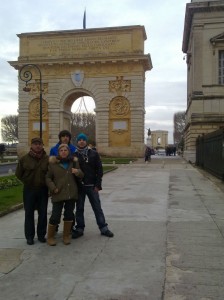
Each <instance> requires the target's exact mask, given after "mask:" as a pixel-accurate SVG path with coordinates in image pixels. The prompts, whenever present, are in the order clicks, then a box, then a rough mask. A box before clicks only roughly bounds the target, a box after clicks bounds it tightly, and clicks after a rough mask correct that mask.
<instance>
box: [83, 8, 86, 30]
mask: <svg viewBox="0 0 224 300" xmlns="http://www.w3.org/2000/svg"><path fill="white" fill-rule="evenodd" d="M83 29H86V8H85V11H84V15H83Z"/></svg>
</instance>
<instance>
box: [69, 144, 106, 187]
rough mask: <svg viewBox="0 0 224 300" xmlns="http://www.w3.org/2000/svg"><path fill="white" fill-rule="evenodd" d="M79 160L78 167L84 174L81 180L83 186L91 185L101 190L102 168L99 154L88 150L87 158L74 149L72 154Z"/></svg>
mask: <svg viewBox="0 0 224 300" xmlns="http://www.w3.org/2000/svg"><path fill="white" fill-rule="evenodd" d="M74 155H75V156H77V157H78V159H79V165H80V168H81V170H82V171H83V173H84V177H83V179H82V181H83V184H84V185H92V186H95V187H97V188H98V189H99V190H102V177H103V167H102V162H101V159H100V156H99V153H98V152H96V151H95V150H92V149H90V148H88V151H87V156H85V155H83V154H82V153H81V152H79V151H78V149H76V152H75V154H74Z"/></svg>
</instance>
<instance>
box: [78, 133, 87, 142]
mask: <svg viewBox="0 0 224 300" xmlns="http://www.w3.org/2000/svg"><path fill="white" fill-rule="evenodd" d="M80 140H83V141H86V142H87V140H88V138H87V136H86V135H85V134H84V133H80V134H79V135H77V138H76V141H77V142H78V141H80Z"/></svg>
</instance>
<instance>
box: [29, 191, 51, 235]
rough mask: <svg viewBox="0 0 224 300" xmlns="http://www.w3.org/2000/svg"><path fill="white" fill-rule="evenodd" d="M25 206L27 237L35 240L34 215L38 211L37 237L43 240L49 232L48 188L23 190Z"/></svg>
mask: <svg viewBox="0 0 224 300" xmlns="http://www.w3.org/2000/svg"><path fill="white" fill-rule="evenodd" d="M23 204H24V210H25V224H24V230H25V237H26V239H33V238H34V236H35V221H34V213H35V210H37V213H38V221H37V236H38V238H43V237H44V236H45V234H46V231H47V204H48V189H47V187H40V188H36V189H33V188H29V187H24V189H23Z"/></svg>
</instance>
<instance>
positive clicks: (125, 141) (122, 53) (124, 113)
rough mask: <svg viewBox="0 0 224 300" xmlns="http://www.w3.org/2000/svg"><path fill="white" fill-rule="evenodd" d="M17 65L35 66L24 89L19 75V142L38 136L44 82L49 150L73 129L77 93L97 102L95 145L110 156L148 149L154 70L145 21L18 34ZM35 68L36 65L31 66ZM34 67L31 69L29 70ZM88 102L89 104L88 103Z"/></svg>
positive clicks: (44, 128)
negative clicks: (148, 82)
mask: <svg viewBox="0 0 224 300" xmlns="http://www.w3.org/2000/svg"><path fill="white" fill-rule="evenodd" d="M18 37H19V40H20V53H19V57H18V61H11V62H9V63H10V65H11V66H13V67H14V68H15V69H17V70H21V68H23V67H24V65H26V64H33V65H36V66H37V67H38V68H39V70H40V72H41V82H42V84H41V85H40V84H39V83H40V78H39V77H40V76H39V74H38V72H37V70H35V69H34V70H32V71H33V78H32V80H31V81H30V82H29V83H28V84H27V87H26V89H25V91H24V81H22V80H21V78H20V77H19V79H18V80H19V109H18V111H19V146H18V152H19V150H20V149H23V150H24V149H27V148H28V147H29V142H30V139H31V138H32V137H34V136H39V133H40V132H39V127H40V96H39V95H40V86H41V87H42V88H41V90H42V101H41V103H42V105H41V110H42V112H41V116H42V122H41V124H42V133H43V134H42V136H43V140H44V144H45V149H46V150H47V151H48V150H49V148H50V147H51V146H53V145H54V144H55V143H57V142H58V133H59V131H60V130H62V129H68V130H70V123H71V122H70V120H71V106H72V104H73V103H74V101H76V100H77V99H78V98H80V97H82V96H90V97H92V98H93V99H94V101H95V107H96V108H95V113H96V144H97V148H98V151H99V152H100V153H101V154H105V155H110V156H114V155H116V156H117V155H119V156H133V157H134V156H141V155H142V151H143V148H144V115H145V72H146V71H148V70H151V68H152V63H151V58H150V55H149V54H147V55H145V54H144V42H145V40H146V33H145V29H144V26H139V25H137V26H124V27H111V28H109V27H108V28H95V29H82V30H64V31H50V32H32V33H22V34H18ZM30 68H32V67H30ZM30 71H31V70H30ZM86 104H87V106H88V103H86Z"/></svg>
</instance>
